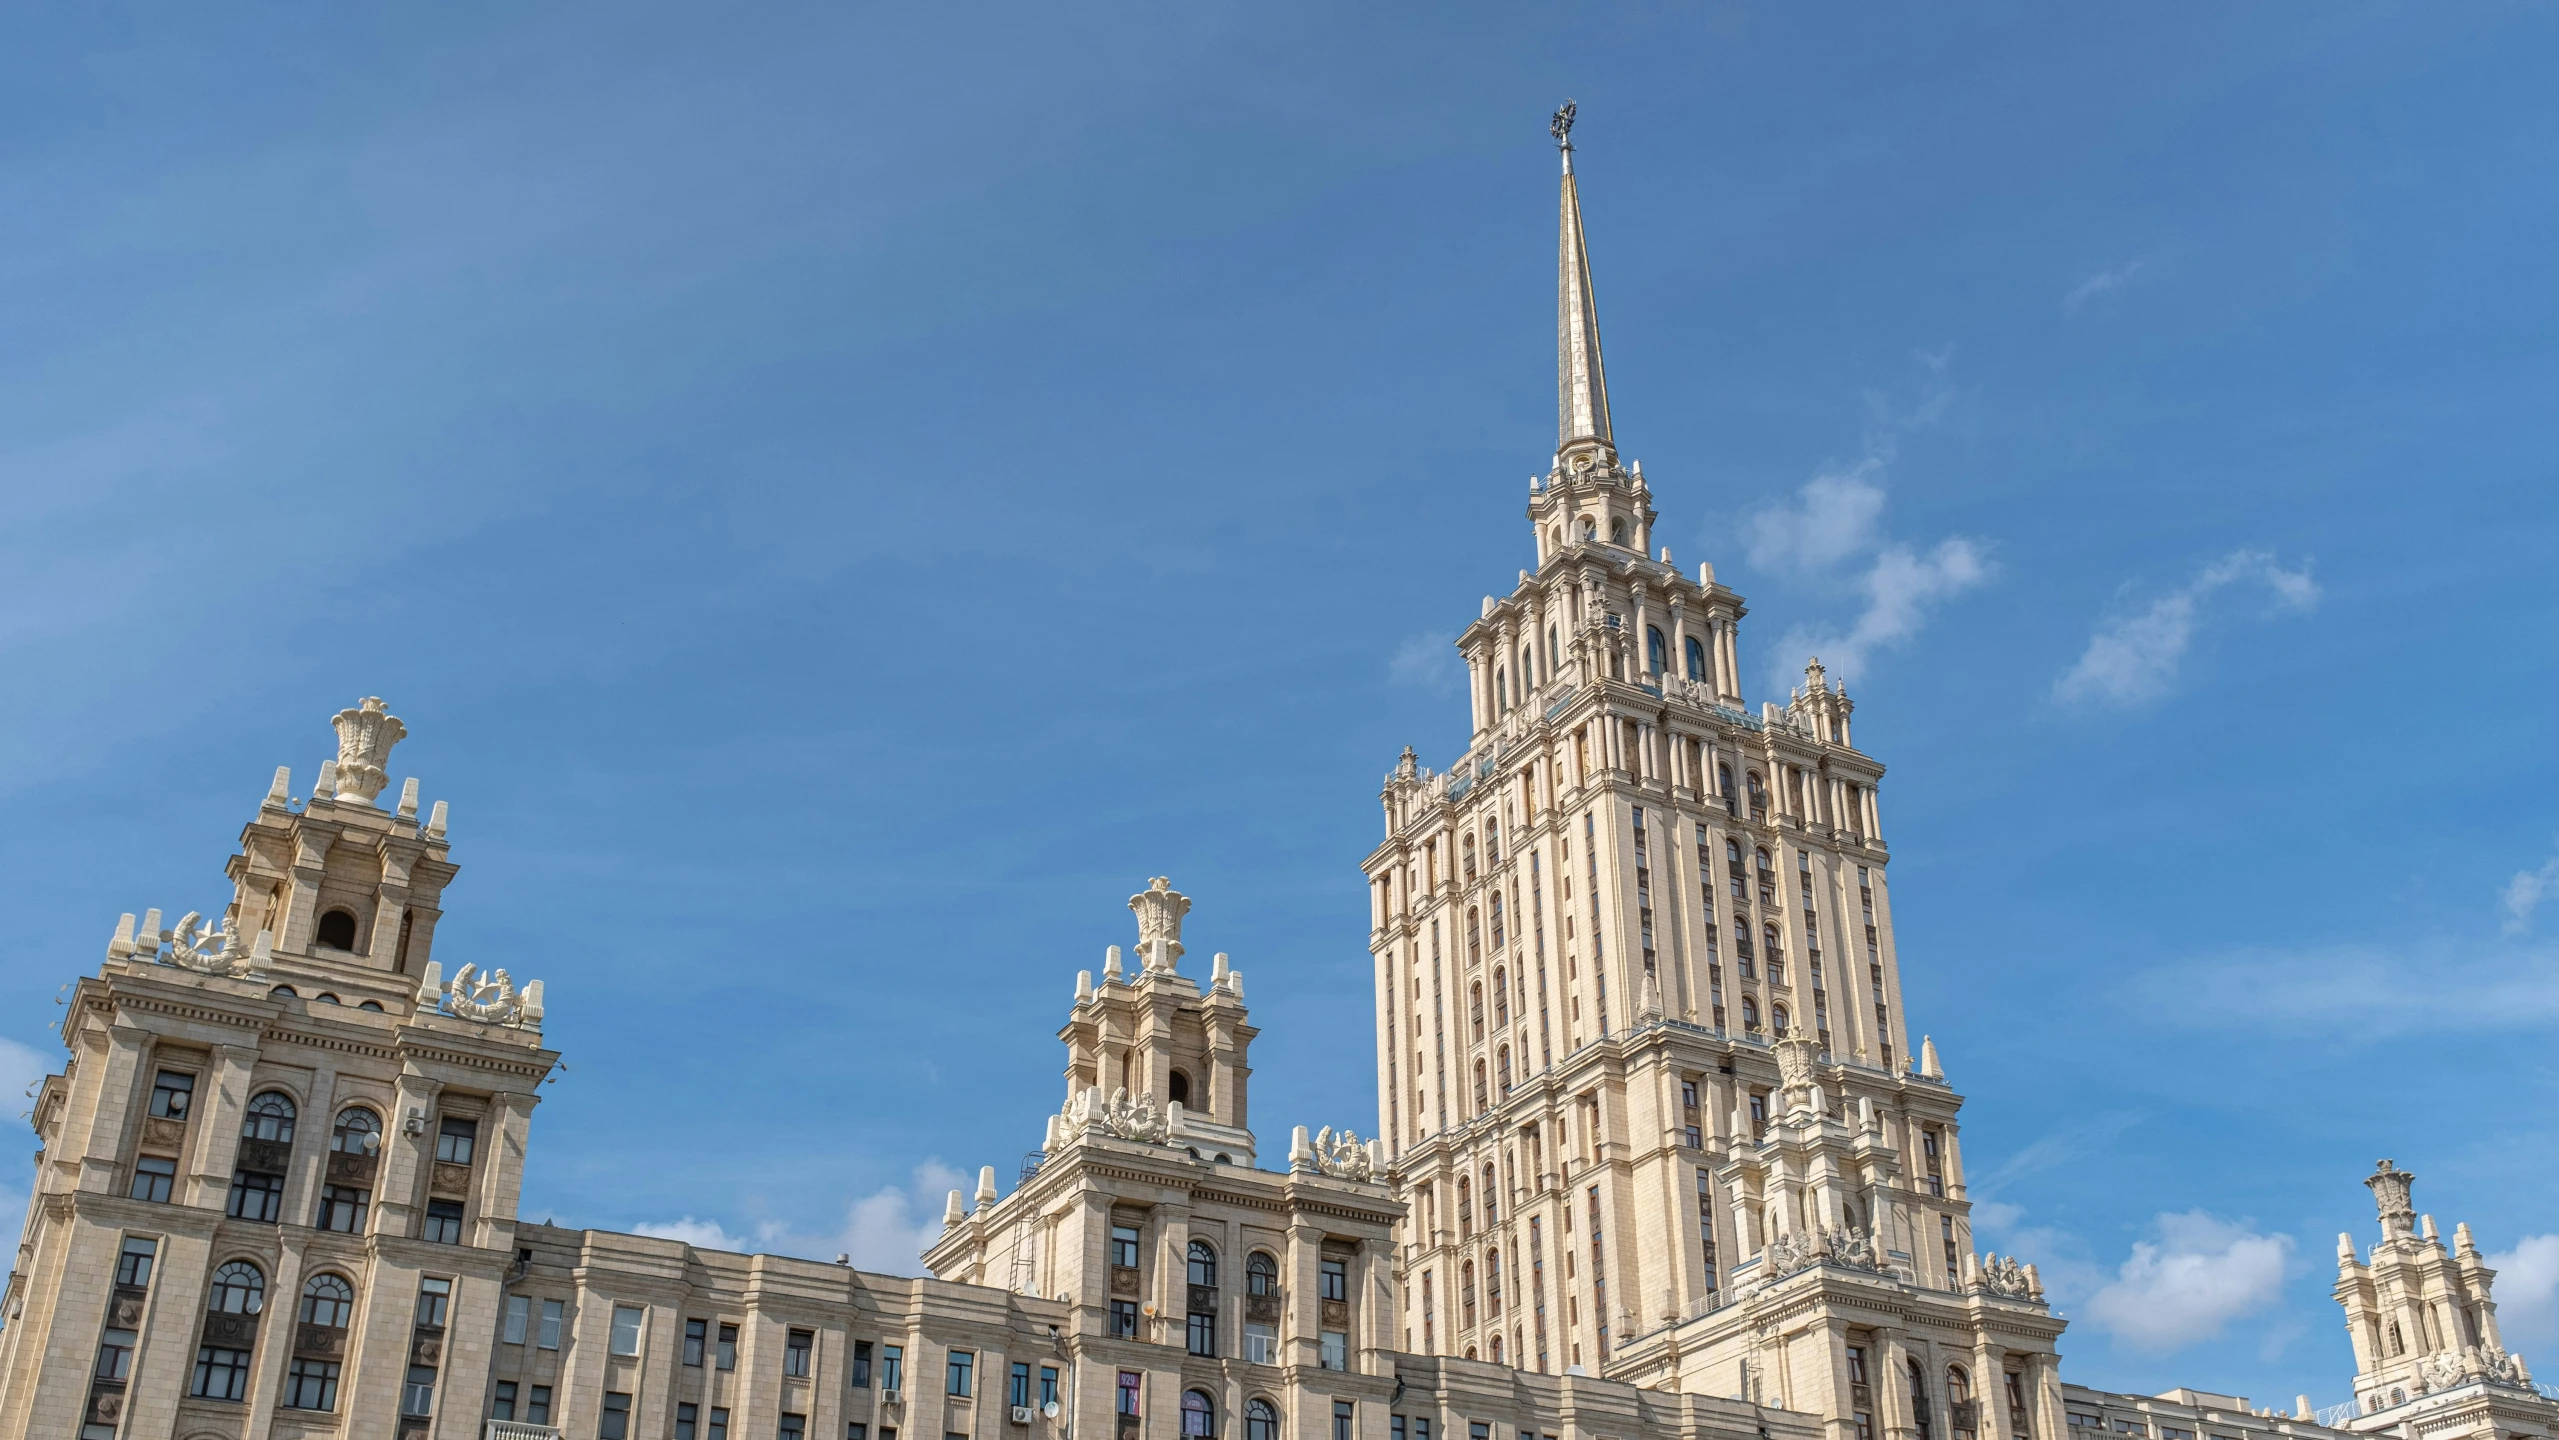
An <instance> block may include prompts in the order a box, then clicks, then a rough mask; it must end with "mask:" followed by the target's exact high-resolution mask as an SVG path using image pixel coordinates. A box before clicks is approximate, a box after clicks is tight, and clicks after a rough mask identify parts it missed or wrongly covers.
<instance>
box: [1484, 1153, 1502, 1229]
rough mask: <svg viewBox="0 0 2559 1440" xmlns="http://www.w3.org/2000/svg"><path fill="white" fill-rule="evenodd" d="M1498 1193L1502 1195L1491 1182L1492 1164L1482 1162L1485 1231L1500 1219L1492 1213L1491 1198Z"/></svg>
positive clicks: (1497, 1187)
mask: <svg viewBox="0 0 2559 1440" xmlns="http://www.w3.org/2000/svg"><path fill="white" fill-rule="evenodd" d="M1500 1193H1502V1192H1501V1187H1500V1186H1499V1185H1497V1184H1495V1183H1494V1181H1493V1164H1492V1162H1491V1161H1489V1160H1487V1161H1485V1162H1484V1228H1485V1229H1487V1230H1489V1229H1491V1228H1493V1224H1494V1222H1495V1221H1498V1220H1499V1219H1501V1217H1500V1216H1499V1215H1496V1214H1495V1213H1493V1197H1494V1196H1496V1195H1499V1194H1500Z"/></svg>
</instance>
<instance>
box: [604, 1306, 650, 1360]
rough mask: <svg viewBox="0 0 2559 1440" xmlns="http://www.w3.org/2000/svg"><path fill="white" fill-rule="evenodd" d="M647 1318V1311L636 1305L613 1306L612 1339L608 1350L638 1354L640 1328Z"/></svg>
mask: <svg viewBox="0 0 2559 1440" xmlns="http://www.w3.org/2000/svg"><path fill="white" fill-rule="evenodd" d="M648 1318H649V1312H648V1311H646V1310H643V1309H641V1308H640V1307H639V1306H637V1305H616V1306H614V1307H613V1339H612V1342H611V1344H610V1345H609V1346H608V1347H607V1348H608V1350H609V1351H610V1352H611V1353H612V1354H615V1355H637V1354H639V1353H640V1330H641V1327H642V1326H644V1325H645V1324H646V1323H647V1321H648Z"/></svg>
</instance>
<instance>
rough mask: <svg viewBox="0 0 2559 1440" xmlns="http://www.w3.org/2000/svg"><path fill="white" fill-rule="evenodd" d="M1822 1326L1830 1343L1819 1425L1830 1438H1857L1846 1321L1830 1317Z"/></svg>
mask: <svg viewBox="0 0 2559 1440" xmlns="http://www.w3.org/2000/svg"><path fill="white" fill-rule="evenodd" d="M1823 1328H1824V1330H1825V1331H1826V1332H1827V1342H1826V1343H1827V1344H1828V1345H1829V1347H1830V1397H1829V1400H1828V1402H1827V1403H1826V1404H1824V1405H1823V1406H1822V1429H1823V1430H1824V1431H1825V1432H1826V1433H1828V1434H1829V1436H1830V1437H1831V1440H1857V1418H1856V1417H1857V1394H1856V1391H1855V1389H1854V1388H1852V1383H1851V1381H1850V1379H1849V1375H1848V1322H1847V1321H1846V1320H1842V1319H1838V1318H1835V1317H1834V1318H1833V1319H1831V1320H1830V1321H1828V1322H1827V1323H1826V1324H1825V1325H1824V1327H1823ZM1799 1398H1800V1397H1799Z"/></svg>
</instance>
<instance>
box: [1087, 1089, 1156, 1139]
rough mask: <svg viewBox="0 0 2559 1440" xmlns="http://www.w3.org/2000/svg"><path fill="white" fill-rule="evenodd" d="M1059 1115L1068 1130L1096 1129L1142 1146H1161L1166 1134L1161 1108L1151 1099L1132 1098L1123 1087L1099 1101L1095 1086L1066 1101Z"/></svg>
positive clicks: (1150, 1096)
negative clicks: (1108, 1097)
mask: <svg viewBox="0 0 2559 1440" xmlns="http://www.w3.org/2000/svg"><path fill="white" fill-rule="evenodd" d="M1062 1116H1063V1118H1064V1120H1065V1121H1066V1128H1067V1129H1068V1130H1069V1131H1083V1130H1089V1129H1095V1128H1099V1129H1102V1130H1106V1131H1109V1132H1110V1133H1111V1134H1113V1135H1116V1136H1118V1137H1119V1138H1121V1139H1122V1140H1135V1141H1137V1142H1139V1143H1140V1144H1145V1145H1161V1144H1164V1143H1165V1137H1166V1135H1167V1133H1168V1127H1167V1125H1166V1123H1165V1117H1164V1108H1163V1107H1162V1106H1160V1105H1158V1104H1156V1103H1155V1096H1154V1095H1153V1094H1151V1093H1150V1094H1146V1095H1139V1096H1136V1097H1134V1098H1132V1097H1131V1096H1130V1095H1129V1093H1128V1087H1126V1086H1121V1087H1120V1088H1119V1089H1117V1090H1114V1091H1112V1092H1111V1098H1110V1099H1108V1100H1104V1099H1103V1098H1102V1087H1101V1086H1099V1085H1096V1086H1094V1087H1092V1088H1091V1089H1089V1090H1085V1091H1082V1092H1081V1093H1079V1094H1077V1095H1076V1097H1075V1098H1074V1099H1072V1100H1069V1101H1067V1102H1066V1109H1065V1110H1064V1111H1063V1112H1062Z"/></svg>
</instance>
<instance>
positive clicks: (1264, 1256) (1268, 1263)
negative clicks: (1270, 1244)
mask: <svg viewBox="0 0 2559 1440" xmlns="http://www.w3.org/2000/svg"><path fill="white" fill-rule="evenodd" d="M1244 1293H1245V1294H1247V1295H1251V1296H1255V1297H1257V1298H1258V1297H1264V1296H1271V1295H1276V1294H1278V1293H1279V1262H1278V1261H1277V1260H1274V1259H1272V1258H1271V1255H1270V1252H1269V1251H1267V1250H1256V1251H1254V1252H1253V1253H1252V1254H1250V1255H1247V1256H1245V1257H1244Z"/></svg>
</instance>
